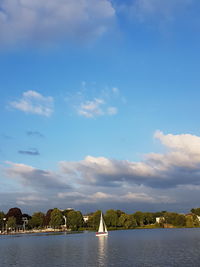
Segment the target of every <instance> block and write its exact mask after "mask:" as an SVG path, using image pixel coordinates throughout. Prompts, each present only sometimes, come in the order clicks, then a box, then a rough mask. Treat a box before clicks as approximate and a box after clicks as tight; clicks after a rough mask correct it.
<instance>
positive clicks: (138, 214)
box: [134, 211, 144, 226]
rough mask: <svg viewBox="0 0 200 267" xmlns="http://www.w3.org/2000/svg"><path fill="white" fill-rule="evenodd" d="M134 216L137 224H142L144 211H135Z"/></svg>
mask: <svg viewBox="0 0 200 267" xmlns="http://www.w3.org/2000/svg"><path fill="white" fill-rule="evenodd" d="M134 218H135V220H136V223H137V226H143V225H144V213H143V212H141V211H136V212H135V213H134Z"/></svg>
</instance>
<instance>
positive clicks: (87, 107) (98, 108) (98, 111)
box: [78, 98, 105, 118]
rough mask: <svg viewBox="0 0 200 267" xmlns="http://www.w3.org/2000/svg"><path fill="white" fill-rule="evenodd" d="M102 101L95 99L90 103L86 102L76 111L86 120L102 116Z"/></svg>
mask: <svg viewBox="0 0 200 267" xmlns="http://www.w3.org/2000/svg"><path fill="white" fill-rule="evenodd" d="M104 104H105V103H104V100H103V99H98V98H95V99H94V100H92V101H86V102H85V103H82V104H81V105H80V107H79V109H78V114H79V115H81V116H84V117H86V118H93V117H96V116H101V115H104V112H103V109H102V105H104Z"/></svg>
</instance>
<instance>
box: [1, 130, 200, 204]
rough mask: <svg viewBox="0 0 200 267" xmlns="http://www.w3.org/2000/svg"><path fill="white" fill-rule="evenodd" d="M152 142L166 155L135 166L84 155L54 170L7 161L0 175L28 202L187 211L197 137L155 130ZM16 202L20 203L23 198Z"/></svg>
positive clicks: (199, 162) (199, 172) (198, 179)
mask: <svg viewBox="0 0 200 267" xmlns="http://www.w3.org/2000/svg"><path fill="white" fill-rule="evenodd" d="M154 138H155V139H156V140H158V141H159V142H160V143H161V144H162V145H163V146H164V147H165V152H164V153H149V154H146V155H145V156H144V160H142V161H138V162H135V161H128V160H116V159H108V158H105V157H92V156H87V157H86V158H85V159H83V160H81V161H77V162H69V161H62V162H59V163H58V166H59V170H58V171H57V172H54V171H49V170H41V169H37V168H34V167H32V166H28V165H25V164H19V163H12V162H8V163H7V164H8V166H7V167H5V173H6V176H7V178H9V179H14V180H15V182H17V183H18V184H19V185H21V186H22V188H24V190H25V191H26V192H30V195H31V200H33V202H34V197H35V195H37V196H39V197H41V199H43V200H42V201H43V202H44V203H45V201H46V199H48V200H49V201H52V203H55V205H61V206H62V205H63V203H64V202H66V203H68V205H70V206H73V207H80V206H81V207H86V206H91V205H93V207H95V205H96V206H99V203H101V205H105V206H108V205H109V207H115V206H118V207H119V206H120V205H121V206H122V208H123V207H126V206H127V205H134V203H135V205H136V204H137V205H139V206H141V205H143V204H145V205H150V204H151V205H160V206H162V207H163V205H168V206H170V205H176V204H177V203H179V205H180V203H182V204H183V203H184V205H187V207H189V208H191V207H192V205H193V204H191V203H196V202H197V200H198V198H199V193H200V137H199V136H195V135H191V134H179V135H173V134H164V133H163V132H161V131H156V132H155V134H154ZM188 194H189V195H190V198H188V197H186V196H187V195H188ZM24 197H28V196H24ZM17 200H18V201H19V203H23V201H24V199H23V196H19V195H18V196H17ZM31 200H30V201H29V202H31ZM20 201H21V202H20ZM63 201H64V202H63ZM24 203H25V201H24ZM37 203H38V202H36V204H37ZM38 205H39V204H38ZM45 205H46V204H45ZM177 205H178V204H177Z"/></svg>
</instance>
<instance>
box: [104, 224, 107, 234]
mask: <svg viewBox="0 0 200 267" xmlns="http://www.w3.org/2000/svg"><path fill="white" fill-rule="evenodd" d="M104 229H105V230H104V232H105V233H107V232H108V230H107V227H106V224H105V222H104Z"/></svg>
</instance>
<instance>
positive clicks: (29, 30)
mask: <svg viewBox="0 0 200 267" xmlns="http://www.w3.org/2000/svg"><path fill="white" fill-rule="evenodd" d="M114 17H115V10H114V8H113V7H112V5H111V2H110V1H108V0H100V1H99V0H59V1H55V0H34V1H32V0H20V1H18V0H12V1H8V0H1V2H0V36H1V42H3V43H16V42H27V41H30V42H38V41H39V42H41V41H42V42H48V41H55V40H63V39H64V40H65V39H68V38H79V39H88V38H93V37H96V36H99V35H101V34H102V33H104V32H105V31H106V30H107V29H108V28H109V26H110V22H111V21H112V20H113V18H114Z"/></svg>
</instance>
